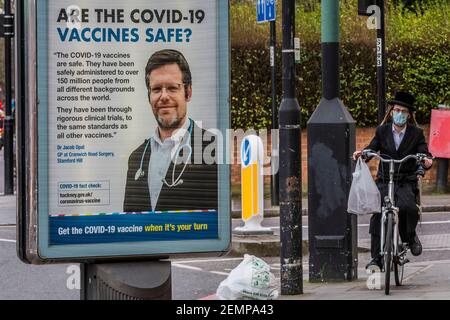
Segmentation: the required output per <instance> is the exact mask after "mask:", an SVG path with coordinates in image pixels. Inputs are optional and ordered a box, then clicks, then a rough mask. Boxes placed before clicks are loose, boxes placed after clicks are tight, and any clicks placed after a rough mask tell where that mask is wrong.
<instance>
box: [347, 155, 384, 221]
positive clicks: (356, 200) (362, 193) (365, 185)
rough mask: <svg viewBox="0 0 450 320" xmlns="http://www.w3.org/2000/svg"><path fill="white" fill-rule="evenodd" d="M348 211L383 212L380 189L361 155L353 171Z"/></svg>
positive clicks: (363, 212) (356, 212)
mask: <svg viewBox="0 0 450 320" xmlns="http://www.w3.org/2000/svg"><path fill="white" fill-rule="evenodd" d="M347 211H348V212H349V213H354V214H369V213H375V212H381V195H380V191H379V190H378V188H377V185H376V184H375V181H373V178H372V175H371V174H370V170H369V167H368V166H367V164H366V163H365V162H364V160H362V158H361V157H360V158H359V159H358V162H357V163H356V168H355V172H354V173H353V181H352V186H351V188H350V194H349V195H348V205H347Z"/></svg>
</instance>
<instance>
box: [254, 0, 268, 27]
mask: <svg viewBox="0 0 450 320" xmlns="http://www.w3.org/2000/svg"><path fill="white" fill-rule="evenodd" d="M265 2H266V0H257V1H256V21H257V22H258V23H261V22H266V15H265V11H266V4H265Z"/></svg>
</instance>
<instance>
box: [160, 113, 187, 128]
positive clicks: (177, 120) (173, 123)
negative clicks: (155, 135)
mask: <svg viewBox="0 0 450 320" xmlns="http://www.w3.org/2000/svg"><path fill="white" fill-rule="evenodd" d="M155 118H156V122H157V123H158V125H159V127H160V128H162V129H177V128H179V127H180V125H181V121H182V120H183V118H184V117H178V116H174V117H172V118H170V119H167V120H166V119H164V118H163V117H160V116H159V115H157V114H155Z"/></svg>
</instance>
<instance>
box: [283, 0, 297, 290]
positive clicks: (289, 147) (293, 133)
mask: <svg viewBox="0 0 450 320" xmlns="http://www.w3.org/2000/svg"><path fill="white" fill-rule="evenodd" d="M282 5H283V12H282V23H283V49H282V64H283V68H282V69H283V78H282V81H283V99H282V101H281V105H280V181H279V183H280V226H281V229H280V242H281V247H280V262H281V270H280V273H281V294H282V295H295V294H301V293H303V271H302V219H301V218H302V217H301V212H302V202H301V195H302V190H301V189H302V188H301V187H302V179H301V148H300V147H301V141H300V139H301V128H300V117H301V115H300V106H299V104H298V101H297V98H296V97H295V68H294V59H295V55H294V34H295V0H283V2H282Z"/></svg>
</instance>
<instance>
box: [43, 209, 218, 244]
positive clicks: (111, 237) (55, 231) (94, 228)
mask: <svg viewBox="0 0 450 320" xmlns="http://www.w3.org/2000/svg"><path fill="white" fill-rule="evenodd" d="M49 219H50V245H64V244H92V243H111V242H137V241H172V240H173V241H176V240H196V239H198V240H204V239H217V238H218V222H217V221H218V220H217V211H212V212H195V213H193V212H186V213H150V214H125V215H97V216H50V217H49Z"/></svg>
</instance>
